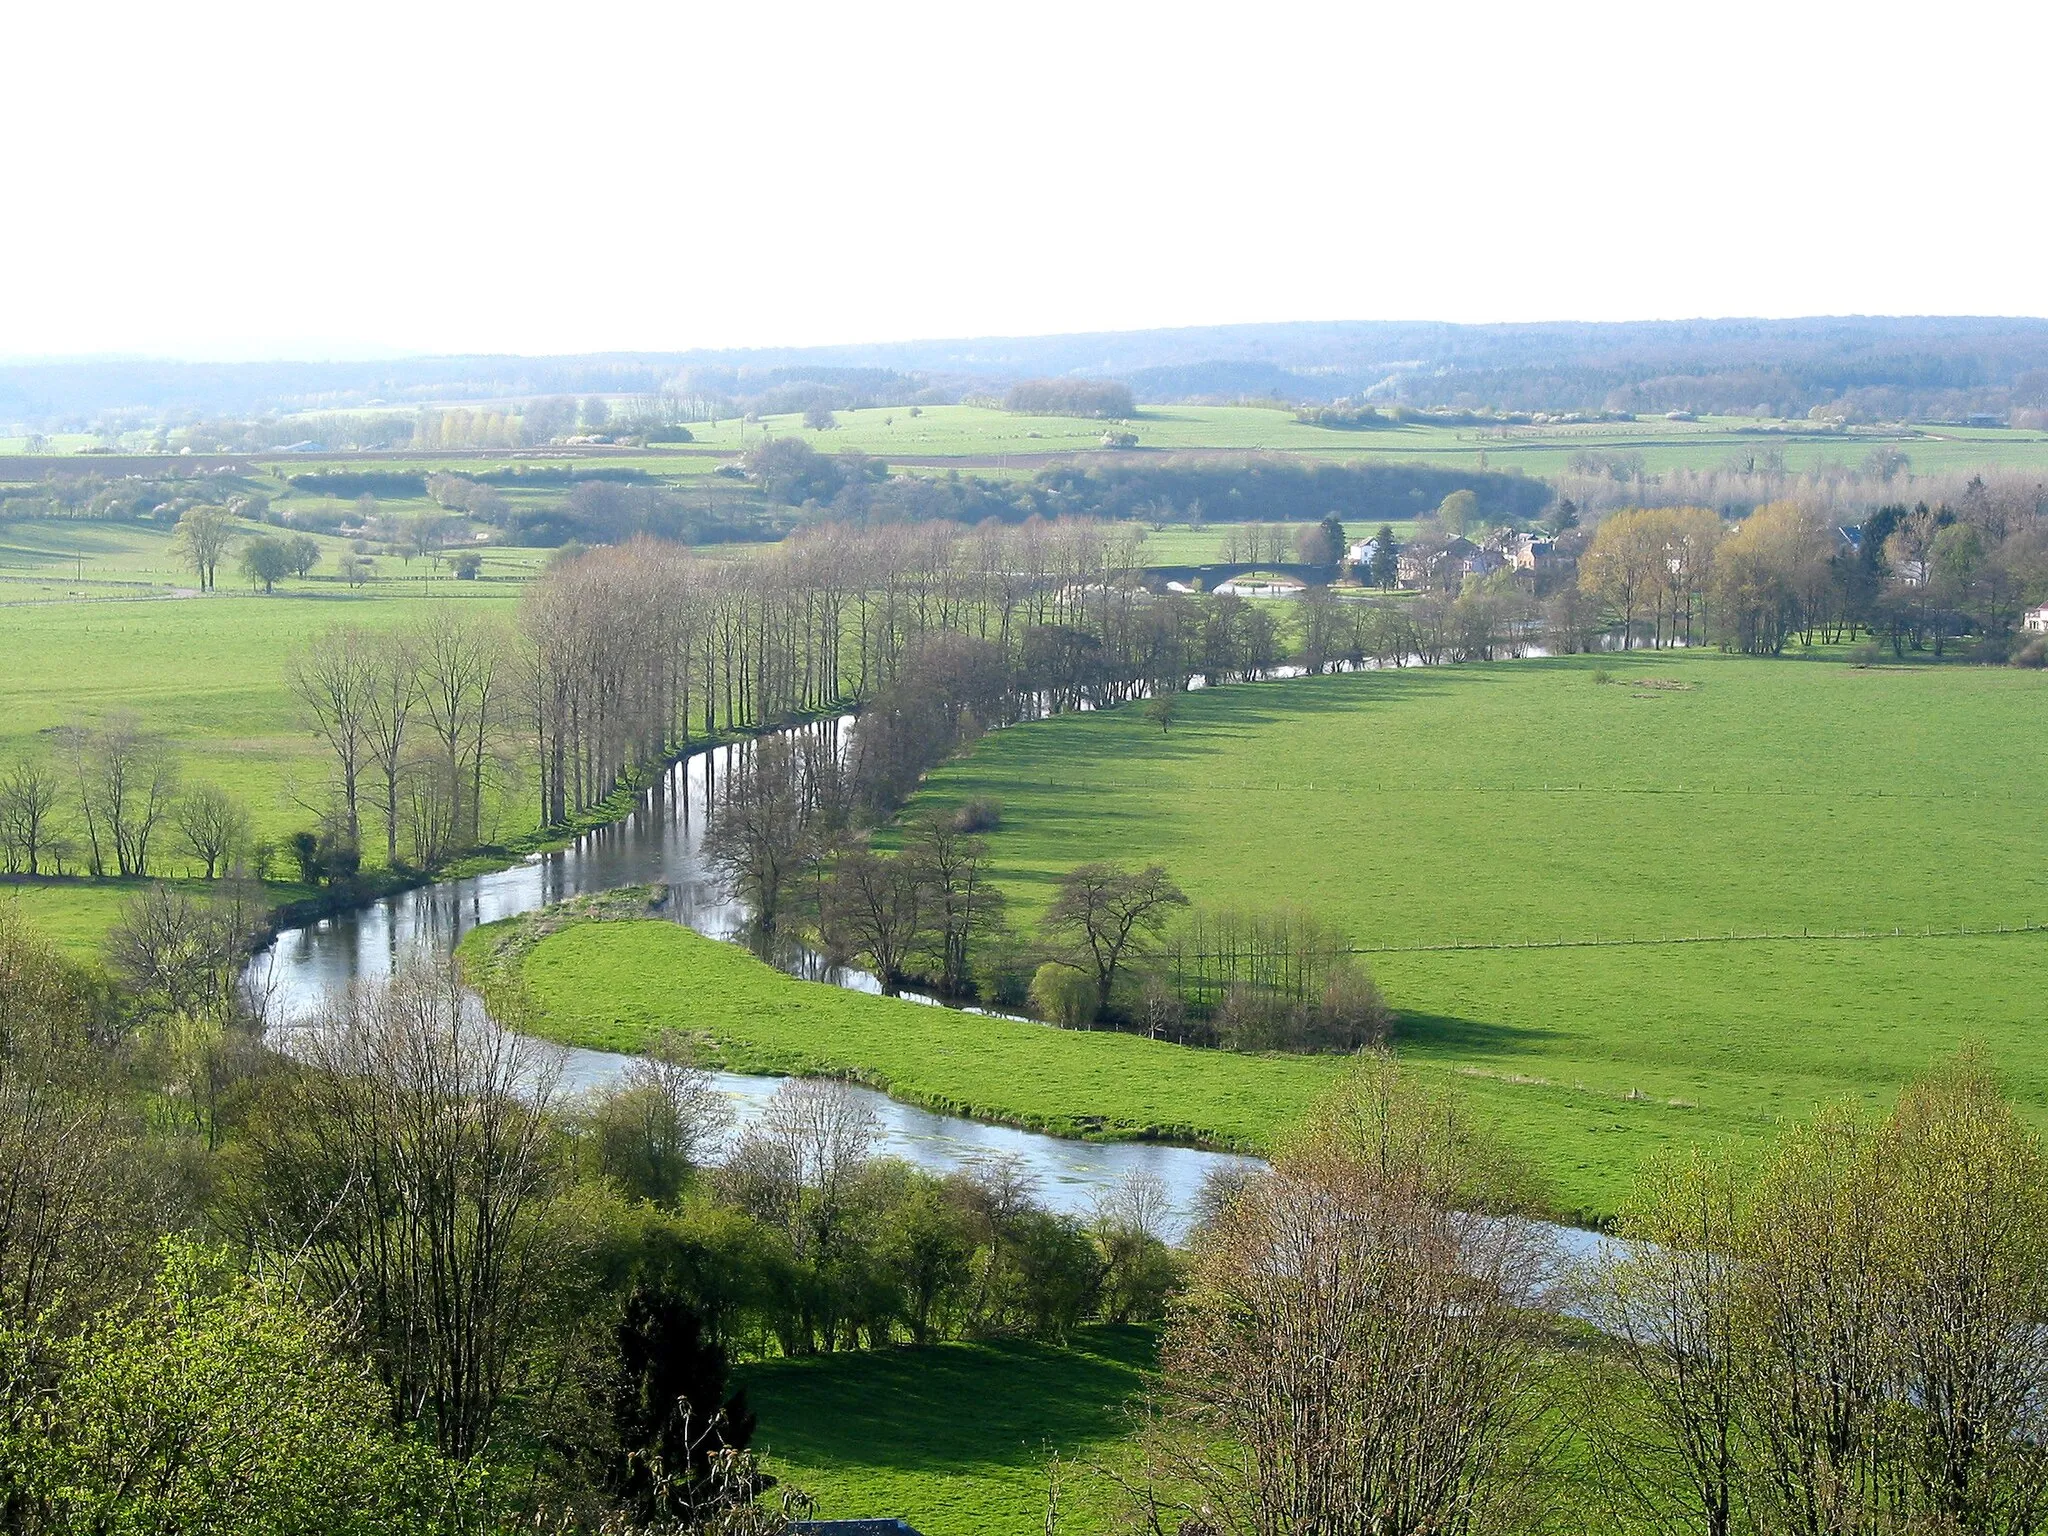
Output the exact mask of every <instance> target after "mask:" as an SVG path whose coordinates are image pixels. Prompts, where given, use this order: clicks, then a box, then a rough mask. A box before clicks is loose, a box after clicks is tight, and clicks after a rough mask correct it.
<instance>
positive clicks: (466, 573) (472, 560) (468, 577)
mask: <svg viewBox="0 0 2048 1536" xmlns="http://www.w3.org/2000/svg"><path fill="white" fill-rule="evenodd" d="M448 564H449V566H450V567H451V568H453V570H454V572H455V579H456V580H457V581H475V580H476V573H477V572H478V571H480V570H482V569H483V568H484V557H483V556H482V555H480V554H478V553H477V552H476V551H475V550H473V549H465V550H464V551H462V553H461V554H459V555H457V556H456V557H455V558H454V559H452V560H450V561H449V562H448Z"/></svg>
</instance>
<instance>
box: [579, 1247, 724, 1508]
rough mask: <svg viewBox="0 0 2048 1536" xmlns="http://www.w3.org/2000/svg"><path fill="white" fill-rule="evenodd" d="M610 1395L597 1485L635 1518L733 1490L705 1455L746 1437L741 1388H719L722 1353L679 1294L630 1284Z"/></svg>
mask: <svg viewBox="0 0 2048 1536" xmlns="http://www.w3.org/2000/svg"><path fill="white" fill-rule="evenodd" d="M614 1343H615V1347H616V1350H617V1366H616V1374H615V1376H614V1379H613V1386H612V1393H611V1416H612V1428H613V1432H614V1434H615V1436H616V1440H617V1446H616V1452H615V1455H614V1458H613V1460H612V1463H611V1465H610V1466H609V1467H608V1468H607V1471H606V1479H605V1480H606V1482H607V1483H608V1484H609V1485H610V1487H611V1488H612V1489H613V1491H614V1492H615V1493H617V1494H618V1495H619V1496H620V1497H622V1498H623V1499H625V1500H626V1501H627V1502H628V1503H629V1504H630V1505H631V1506H632V1507H633V1509H634V1511H635V1512H636V1513H637V1514H639V1515H640V1517H641V1518H642V1519H644V1520H648V1521H659V1520H677V1519H691V1518H702V1517H703V1516H705V1515H708V1514H711V1513H713V1512H714V1510H715V1509H716V1507H718V1506H719V1505H723V1504H727V1503H730V1502H732V1495H733V1494H734V1493H735V1492H745V1491H746V1490H735V1489H733V1488H732V1487H731V1486H730V1485H729V1484H724V1483H722V1482H720V1481H719V1480H718V1479H715V1478H714V1477H713V1475H712V1463H713V1460H714V1458H717V1457H719V1456H720V1455H721V1454H723V1453H728V1452H733V1451H743V1450H745V1449H746V1447H747V1443H748V1442H749V1441H750V1440H751V1439H752V1438H753V1435H754V1415H753V1413H752V1412H751V1411H750V1410H749V1409H748V1407H747V1394H746V1392H745V1390H744V1389H741V1390H739V1391H735V1392H730V1393H729V1392H728V1391H727V1388H728V1386H729V1382H728V1380H727V1369H726V1359H725V1351H724V1350H723V1349H721V1348H719V1346H718V1344H717V1343H716V1342H715V1341H713V1340H710V1339H707V1338H706V1337H705V1333H704V1324H703V1320H702V1319H701V1318H699V1317H698V1316H697V1314H696V1313H695V1312H693V1311H692V1310H691V1309H690V1307H689V1306H688V1305H687V1304H686V1303H685V1302H684V1301H683V1300H682V1299H681V1298H679V1297H677V1296H674V1295H672V1294H670V1293H668V1292H666V1291H661V1290H650V1289H648V1288H646V1287H645V1286H642V1287H639V1288H636V1289H635V1290H634V1292H633V1294H632V1295H631V1296H629V1297H628V1298H627V1299H626V1309H625V1315H624V1316H623V1317H621V1318H620V1320H619V1325H618V1327H617V1329H616V1330H615V1331H614Z"/></svg>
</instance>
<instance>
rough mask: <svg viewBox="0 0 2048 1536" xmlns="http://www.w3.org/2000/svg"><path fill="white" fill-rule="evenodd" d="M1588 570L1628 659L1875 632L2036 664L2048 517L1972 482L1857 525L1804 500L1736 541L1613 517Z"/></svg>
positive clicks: (1591, 550) (1897, 641)
mask: <svg viewBox="0 0 2048 1536" xmlns="http://www.w3.org/2000/svg"><path fill="white" fill-rule="evenodd" d="M1577 569H1578V587H1579V590H1580V592H1581V593H1582V594H1584V595H1585V596H1587V597H1589V598H1591V599H1593V600H1595V601H1596V602H1597V603H1598V604H1599V605H1600V606H1601V608H1602V610H1603V615H1604V618H1605V620H1606V622H1607V623H1608V624H1610V625H1611V626H1612V627H1613V629H1614V630H1615V632H1616V633H1617V634H1618V635H1619V636H1620V638H1621V640H1622V642H1623V644H1624V645H1633V644H1635V643H1638V642H1639V641H1640V642H1644V643H1647V644H1649V645H1651V646H1653V647H1654V646H1658V645H1664V644H1686V645H1693V644H1699V643H1702V642H1704V641H1707V640H1709V639H1713V640H1718V641H1719V643H1720V644H1722V645H1723V646H1726V647H1728V648H1730V649H1735V650H1741V651H1746V652H1749V653H1751V654H1757V655H1777V654H1779V653H1780V652H1782V651H1783V650H1784V648H1785V646H1786V645H1787V644H1789V643H1791V642H1793V641H1794V640H1797V641H1798V642H1799V643H1802V644H1813V643H1815V642H1822V643H1839V642H1841V641H1843V640H1847V639H1853V638H1854V637H1855V636H1856V635H1857V634H1859V633H1863V634H1868V635H1870V636H1871V637H1872V638H1873V639H1877V640H1880V641H1882V642H1883V643H1884V644H1886V645H1887V646H1889V648H1890V649H1891V650H1892V651H1893V652H1894V653H1895V654H1899V655H1903V654H1904V653H1905V652H1906V651H1908V650H1915V651H1918V650H1930V651H1932V652H1933V654H1935V655H1937V656H1938V655H1940V654H1942V652H1943V650H1944V649H1945V647H1946V645H1947V643H1948V642H1949V641H1950V640H1951V639H1953V638H1955V637H1957V636H1962V635H1970V636H1973V637H1976V639H1977V645H1976V649H1975V654H1976V655H1978V656H1979V657H1980V658H1982V659H1988V660H1999V661H2003V660H2006V659H2007V658H2008V657H2009V656H2014V655H2018V654H2020V653H2022V652H2025V651H2026V649H2027V643H2026V642H2025V640H2024V638H2023V637H2022V636H2021V634H2020V633H2019V632H2020V623H2021V618H2022V612H2023V610H2024V609H2025V608H2026V607H2027V606H2028V605H2029V604H2030V603H2034V602H2038V601H2040V600H2041V599H2042V598H2043V597H2048V504H2044V503H2043V502H2042V501H2041V500H2040V499H2039V498H2038V493H2033V494H2028V495H2024V496H2011V495H2000V494H1995V493H1994V492H1993V490H1992V489H1991V487H1989V486H1987V485H1986V484H1985V482H1984V481H1982V480H1979V479H1973V480H1971V481H1970V482H1969V484H1968V485H1967V486H1966V487H1965V488H1964V490H1963V494H1962V496H1961V497H1960V498H1959V500H1958V502H1957V503H1956V504H1955V505H1953V506H1951V505H1949V504H1948V503H1946V502H1944V503H1940V504H1937V505H1933V506H1930V505H1929V504H1928V503H1926V502H1924V501H1923V502H1918V503H1915V504H1913V505H1910V506H1909V505H1907V504H1905V503H1898V502H1894V503H1888V504H1886V505H1883V506H1880V507H1878V508H1877V509H1876V510H1875V511H1873V512H1872V513H1871V514H1870V515H1869V516H1868V517H1866V518H1864V519H1863V521H1862V522H1860V523H1855V524H1846V525H1845V524H1842V523H1838V522H1835V521H1833V520H1831V518H1830V517H1829V516H1828V515H1827V514H1826V513H1825V512H1823V511H1821V510H1818V509H1816V508H1814V507H1812V506H1809V505H1806V504H1803V503H1800V502H1797V501H1775V502H1770V503H1768V504H1766V505H1764V506H1761V507H1758V508H1757V509H1756V510H1755V511H1753V512H1751V513H1750V514H1749V515H1748V516H1747V517H1745V518H1744V519H1743V520H1742V521H1741V522H1740V523H1739V524H1736V525H1734V526H1733V527H1732V528H1731V527H1730V526H1729V525H1727V524H1726V523H1725V522H1724V521H1723V520H1722V519H1721V517H1720V516H1719V515H1718V514H1716V513H1715V512H1713V511H1711V510H1710V509H1708V508H1705V507H1646V508H1630V509H1625V510H1622V511H1619V512H1614V513H1610V514H1609V515H1608V516H1606V517H1605V518H1603V519H1601V521H1600V522H1599V524H1598V526H1597V527H1596V528H1595V529H1594V530H1593V531H1592V534H1591V537H1590V539H1589V540H1588V541H1587V542H1586V544H1585V547H1584V549H1583V552H1582V553H1580V554H1579V555H1578V561H1577ZM2026 659H2027V660H2029V661H2030V662H2032V663H2034V664H2039V662H2040V660H2042V659H2044V658H2043V657H2042V654H2041V648H2040V647H2038V646H2036V647H2035V648H2034V650H2033V652H2031V653H2030V654H2028V655H2027V656H2026Z"/></svg>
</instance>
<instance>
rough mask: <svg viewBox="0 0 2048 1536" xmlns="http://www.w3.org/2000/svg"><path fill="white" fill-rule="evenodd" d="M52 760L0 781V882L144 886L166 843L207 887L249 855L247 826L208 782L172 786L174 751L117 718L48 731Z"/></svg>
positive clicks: (18, 765) (30, 763)
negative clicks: (42, 879) (52, 734)
mask: <svg viewBox="0 0 2048 1536" xmlns="http://www.w3.org/2000/svg"><path fill="white" fill-rule="evenodd" d="M57 748H58V753H59V761H58V762H53V761H51V760H50V758H49V757H47V756H45V755H43V754H41V753H38V752H34V751H31V752H29V753H27V754H24V755H23V756H22V757H20V758H18V759H16V760H15V762H14V763H13V764H12V765H11V766H10V767H9V768H8V769H7V771H6V772H5V773H4V774H0V874H9V875H30V876H36V875H62V874H64V873H65V872H66V870H67V867H69V866H71V865H72V864H74V863H76V864H81V865H83V867H84V869H85V871H86V873H88V874H90V875H91V876H93V877H94V878H95V879H102V878H121V879H141V878H146V877H147V876H148V875H149V874H150V873H151V872H152V870H158V869H161V867H162V865H163V863H164V858H163V844H164V841H165V839H166V837H169V838H171V839H173V840H174V842H175V846H177V848H178V849H179V850H180V851H181V852H183V853H184V854H185V855H187V856H188V857H189V858H190V859H191V860H192V861H193V862H194V863H196V864H197V865H198V866H199V868H200V869H201V870H202V871H203V872H204V874H205V877H206V878H207V879H209V880H213V879H216V878H218V877H220V876H222V875H225V874H227V873H228V872H229V870H230V868H231V867H232V866H233V865H234V864H235V863H236V862H237V861H238V859H239V858H240V857H241V856H242V855H243V854H244V853H246V852H247V851H248V850H249V818H248V816H247V813H246V812H245V811H244V810H243V808H242V805H241V803H240V802H239V801H238V800H236V799H235V797H234V796H232V795H230V794H228V793H227V792H226V791H225V790H223V789H221V788H220V787H218V786H217V785H213V784H197V785H192V786H189V787H185V786H183V785H181V782H180V780H181V775H180V772H179V764H178V759H177V755H176V753H175V752H174V751H173V750H172V747H171V744H170V742H169V741H168V740H167V739H166V738H165V737H164V736H163V735H161V734H160V733H158V732H155V731H151V730H148V729H147V728H145V727H144V726H143V724H142V722H141V720H140V719H139V718H138V717H137V716H135V715H134V714H132V713H128V712H126V711H122V712H117V713H115V714H112V715H109V716H108V717H107V718H106V719H104V720H102V721H100V722H98V723H96V724H90V725H88V724H75V725H69V726H65V727H64V728H62V729H61V730H60V731H58V732H57Z"/></svg>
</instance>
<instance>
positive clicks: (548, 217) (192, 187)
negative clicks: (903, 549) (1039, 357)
mask: <svg viewBox="0 0 2048 1536" xmlns="http://www.w3.org/2000/svg"><path fill="white" fill-rule="evenodd" d="M2044 44H2048V6H2042V5H2039V4H2034V5H2024V6H2022V5H2012V6H1998V5H1990V6H1970V7H1959V8H1958V9H1956V10H1955V11H1945V10H1942V9H1940V8H1934V9H1929V8H1927V7H1926V6H1924V5H1919V6H1914V7H1911V8H1908V7H1893V6H1889V5H1874V4H1848V3H1834V4H1810V3H1809V4H1796V3H1785V0H1780V3H1776V4H1769V5H1748V4H1717V5H1702V4H1691V5H1684V6H1679V5H1672V4H1663V3H1655V0H1649V3H1646V0H1635V3H1632V4H1628V5H1595V4H1571V5H1534V4H1526V3H1525V4H1517V5H1510V6H1491V5H1478V4H1458V3H1444V0H1405V3H1402V4H1397V5H1379V4H1368V3H1357V4H1348V5H1333V6H1321V5H1315V4H1306V3H1270V0H1269V3H1266V4H1257V5H1243V4H1236V5H1222V4H1219V5H1213V6H1200V5H1195V4H1189V3H1181V4H1162V5H1137V4H1127V5H1118V4H1115V3H1113V0H1097V3H1095V4H1074V5H1068V4H1058V3H1031V4H1021V3H1008V4H996V3H987V0H948V3H944V4H936V5H924V4H907V3H906V4H855V3H851V0H842V3H838V4H832V5H824V6H816V7H813V6H810V5H807V4H800V3H793V0H773V3H767V4H756V5H740V4H730V3H727V4H721V5H718V6H715V7H714V6H706V5H700V4H696V3H690V0H672V3H668V4H639V3H634V0H623V3H617V4H597V5H559V6H527V5H520V4H512V3H493V4H488V5H485V4H460V5H457V4H441V3H436V0H414V3H409V4H387V3H381V0H372V3H362V4H353V3H352V4H347V5H342V4H337V3H332V0H324V3H323V0H300V3H296V4H282V5H280V4H277V3H276V0H266V3H263V4H259V5H247V6H241V5H225V4H215V3H207V0H193V3H187V4H179V5H165V4H162V3H160V0H157V3H152V4H150V5H148V6H136V7H133V8H130V7H126V6H122V5H100V6H87V5H79V4H58V3H54V0H19V3H17V4H16V5H12V6H9V7H8V8H7V20H6V22H5V24H4V27H0V56H4V57H5V58H6V59H7V64H8V67H7V69H6V71H5V74H6V84H5V85H4V86H0V177H4V182H0V188H4V190H0V207H4V208H5V209H6V210H7V213H6V215H5V220H4V223H0V356H9V355H11V356H15V357H22V356H31V355H51V354H70V353H105V352H121V353H143V354H154V355H175V356H192V357H266V356H268V357H277V356H289V357H310V356H336V355H353V354H360V353H364V352H381V351H406V352H444V351H458V350H479V351H502V352H527V353H544V352H570V351H585V350H596V349H632V350H667V349H673V348H683V347H694V346H752V345H777V344H814V343H830V342H843V341H863V340H886V339H896V338H907V337H934V336H971V335H987V334H1013V333H1020V334H1028V333H1043V332H1054V331H1079V330H1108V329H1132V328H1140V327H1149V326H1163V325H1188V324H1205V323H1214V322H1228V321H1249V320H1288V319H1339V318H1345V319H1442V320H1463V321H1477V320H1536V319H1635V318H1652V317H1678V316H1693V315H1795V314H1845V313H1893V314H1899V313H1928V314H2032V315H2040V314H2044V313H2048V255H2044V253H2048V239H2044V236H2048V198H2044V197H2043V186H2042V164H2041V160H2042V148H2043V132H2042V124H2043V116H2042V107H2041V103H2042V99H2043V83H2042V78H2041V76H2042V71H2043V68H2044V56H2048V49H2044V46H2043V45H2044Z"/></svg>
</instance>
